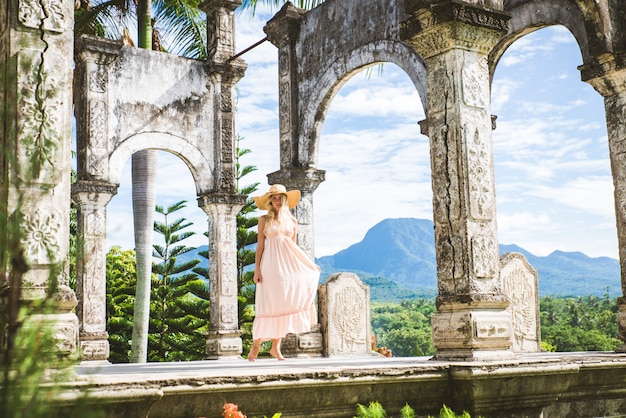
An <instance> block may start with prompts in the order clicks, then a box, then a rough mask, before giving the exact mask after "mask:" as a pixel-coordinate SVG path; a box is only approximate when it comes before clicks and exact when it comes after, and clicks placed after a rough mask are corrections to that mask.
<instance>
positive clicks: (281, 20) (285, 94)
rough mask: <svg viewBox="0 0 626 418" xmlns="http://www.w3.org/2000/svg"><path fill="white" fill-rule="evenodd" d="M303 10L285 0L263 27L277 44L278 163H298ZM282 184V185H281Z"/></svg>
mask: <svg viewBox="0 0 626 418" xmlns="http://www.w3.org/2000/svg"><path fill="white" fill-rule="evenodd" d="M304 13H305V11H304V10H301V9H298V8H296V7H294V6H293V5H292V4H291V3H286V4H285V5H284V6H283V8H282V9H281V10H280V11H279V12H278V13H276V15H275V16H274V17H273V18H272V19H271V20H270V21H269V22H267V25H265V27H264V28H263V30H264V31H265V33H266V34H267V39H268V40H269V41H270V42H271V43H272V44H274V45H275V46H276V47H277V48H278V117H279V127H280V167H281V168H286V167H292V166H296V167H298V166H301V164H300V163H299V155H298V144H299V135H300V122H299V121H300V117H299V112H298V94H297V91H298V88H297V85H298V72H297V71H295V70H294V68H295V67H296V62H295V61H296V57H297V53H296V41H297V39H298V34H299V33H300V18H301V16H302V14H304ZM285 186H286V185H285Z"/></svg>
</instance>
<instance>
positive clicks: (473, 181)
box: [465, 126, 493, 220]
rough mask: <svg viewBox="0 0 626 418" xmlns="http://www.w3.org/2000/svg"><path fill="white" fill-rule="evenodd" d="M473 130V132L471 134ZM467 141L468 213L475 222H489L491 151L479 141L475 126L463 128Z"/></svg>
mask: <svg viewBox="0 0 626 418" xmlns="http://www.w3.org/2000/svg"><path fill="white" fill-rule="evenodd" d="M472 130H473V132H472ZM465 138H466V141H467V165H468V167H467V169H468V175H469V179H468V180H469V192H470V201H469V203H470V213H471V216H472V218H474V219H477V220H491V219H492V217H493V198H492V196H493V195H492V193H491V190H492V188H493V185H492V181H491V178H492V173H491V168H490V167H489V165H488V164H489V162H490V161H491V149H489V148H490V147H488V144H486V143H485V141H483V140H481V136H480V132H479V131H478V128H477V127H475V126H466V127H465Z"/></svg>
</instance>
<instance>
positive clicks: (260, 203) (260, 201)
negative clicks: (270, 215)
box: [253, 190, 300, 210]
mask: <svg viewBox="0 0 626 418" xmlns="http://www.w3.org/2000/svg"><path fill="white" fill-rule="evenodd" d="M275 194H284V195H287V206H289V209H293V208H295V207H296V206H297V205H298V203H299V202H300V190H290V191H288V192H267V193H265V194H264V195H263V196H257V197H253V199H254V203H255V204H256V207H257V208H259V209H261V210H268V209H269V208H270V199H271V197H272V196H273V195H275Z"/></svg>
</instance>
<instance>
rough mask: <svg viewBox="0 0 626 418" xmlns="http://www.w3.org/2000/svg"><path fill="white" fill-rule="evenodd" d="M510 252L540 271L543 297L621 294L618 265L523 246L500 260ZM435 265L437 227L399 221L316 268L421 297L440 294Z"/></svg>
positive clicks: (605, 259) (379, 228) (502, 250)
mask: <svg viewBox="0 0 626 418" xmlns="http://www.w3.org/2000/svg"><path fill="white" fill-rule="evenodd" d="M507 252H517V253H521V254H523V255H524V256H525V257H526V259H527V260H528V262H529V263H530V265H531V266H533V267H534V268H535V269H536V270H537V273H538V276H539V294H540V296H546V295H554V296H586V295H597V296H602V295H604V294H605V293H606V292H607V288H608V290H609V294H610V295H611V296H612V297H616V296H619V295H620V293H621V284H620V267H619V261H618V260H615V259H612V258H609V257H598V258H591V257H588V256H586V255H585V254H583V253H580V252H563V251H558V250H557V251H554V252H553V253H552V254H550V255H548V256H546V257H538V256H535V255H533V254H532V253H530V252H528V251H526V250H524V249H523V248H521V247H518V246H517V245H500V254H504V253H507ZM435 260H436V258H435V237H434V225H433V222H432V221H430V220H425V219H413V218H399V219H385V220H383V221H381V222H380V223H378V224H376V225H375V226H374V227H372V228H371V229H370V230H369V231H368V232H367V233H366V234H365V237H364V238H363V240H362V241H361V242H359V243H357V244H354V245H351V246H350V247H348V248H346V249H345V250H342V251H339V252H338V253H336V254H334V255H331V256H325V257H320V258H318V259H317V260H316V262H317V264H319V266H320V267H321V268H322V278H323V280H325V279H326V277H327V276H328V275H329V274H332V273H335V272H339V271H350V272H354V273H356V274H357V275H359V277H361V279H362V280H363V281H364V282H366V283H367V280H366V279H370V278H371V277H384V278H387V279H389V280H391V281H393V282H395V283H397V284H398V285H399V286H400V287H401V288H404V289H406V290H409V291H413V292H416V293H418V294H431V293H435V294H436V289H437V273H436V261H435ZM372 293H374V291H373V290H372ZM372 299H374V298H372Z"/></svg>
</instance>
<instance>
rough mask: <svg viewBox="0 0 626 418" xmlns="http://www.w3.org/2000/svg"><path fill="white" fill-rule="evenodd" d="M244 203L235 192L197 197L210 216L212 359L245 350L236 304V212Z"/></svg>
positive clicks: (209, 344) (209, 348) (209, 339)
mask: <svg viewBox="0 0 626 418" xmlns="http://www.w3.org/2000/svg"><path fill="white" fill-rule="evenodd" d="M245 203H246V196H244V195H236V194H232V195H228V194H211V195H206V196H200V197H199V198H198V206H200V207H201V208H202V210H204V212H205V213H206V214H207V215H208V217H209V229H208V231H209V233H208V235H209V251H208V252H209V278H210V283H211V284H210V287H211V300H210V302H211V310H210V322H211V323H210V326H209V335H208V336H207V343H206V353H207V358H209V359H219V358H224V357H238V356H240V355H241V353H242V343H241V337H240V335H241V332H240V330H239V315H238V312H239V311H238V306H237V304H238V301H237V213H239V211H240V210H241V208H242V207H243V205H244V204H245Z"/></svg>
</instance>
